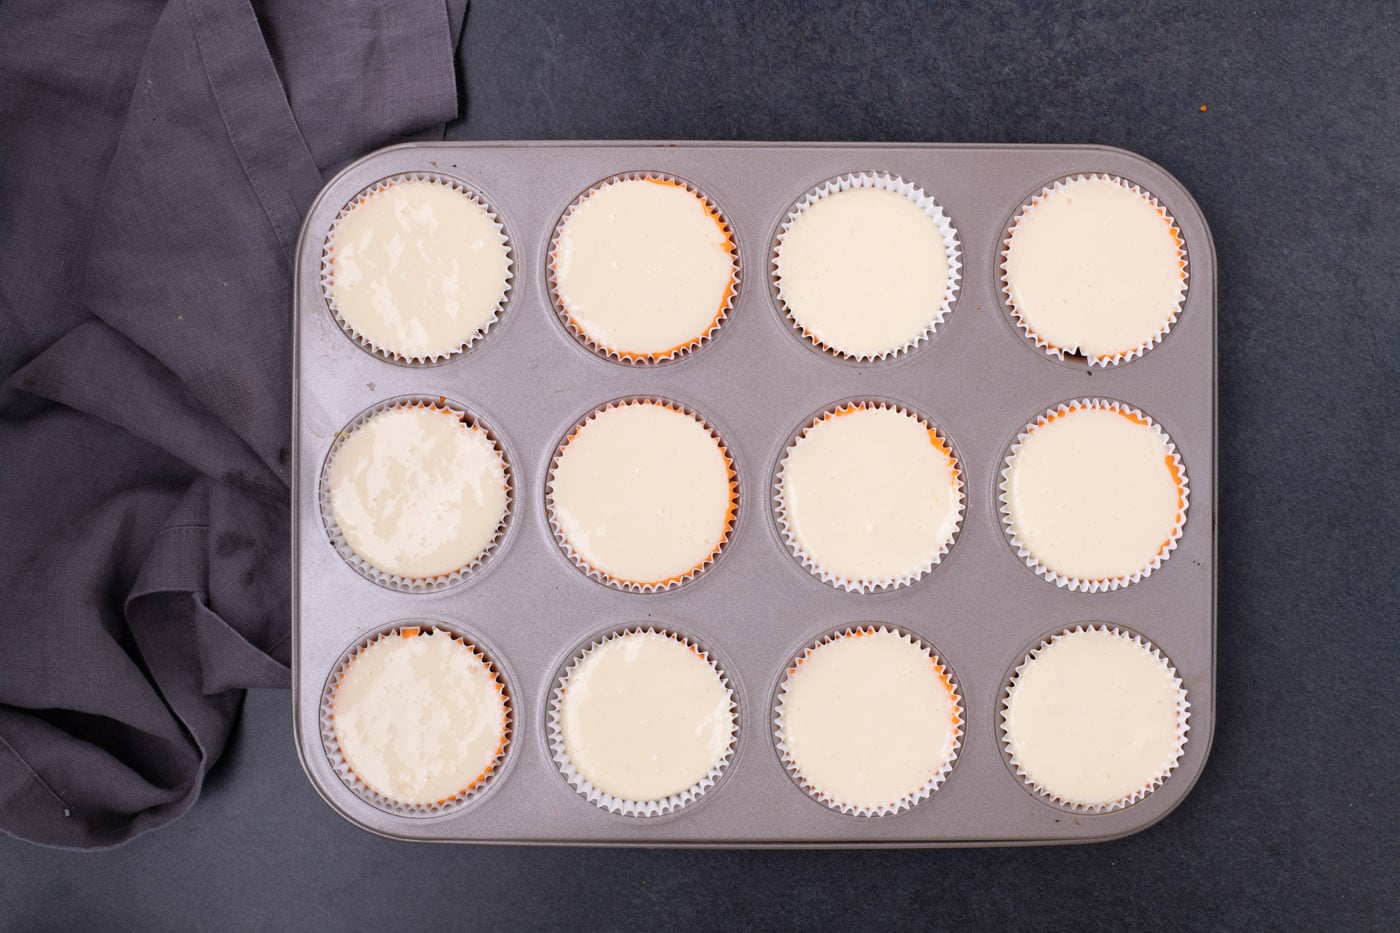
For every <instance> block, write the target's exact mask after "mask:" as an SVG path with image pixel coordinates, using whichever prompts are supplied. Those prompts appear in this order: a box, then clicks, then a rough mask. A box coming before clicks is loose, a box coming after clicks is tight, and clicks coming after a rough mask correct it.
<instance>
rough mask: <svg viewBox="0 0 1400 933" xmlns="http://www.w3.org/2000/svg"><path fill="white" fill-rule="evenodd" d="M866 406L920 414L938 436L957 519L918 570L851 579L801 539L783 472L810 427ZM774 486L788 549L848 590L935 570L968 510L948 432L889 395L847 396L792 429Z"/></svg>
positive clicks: (896, 583) (871, 588) (904, 582)
mask: <svg viewBox="0 0 1400 933" xmlns="http://www.w3.org/2000/svg"><path fill="white" fill-rule="evenodd" d="M866 409H884V410H890V411H897V412H900V413H901V414H905V415H908V416H910V417H911V418H917V419H918V420H919V422H920V423H921V424H923V425H924V427H926V428H928V430H929V431H930V433H932V434H934V435H936V436H937V437H938V440H939V443H940V444H941V448H940V449H941V451H942V452H943V453H944V454H945V455H946V456H947V457H948V459H949V460H950V461H951V462H952V467H953V484H954V487H955V489H956V495H957V510H958V518H957V522H956V523H955V524H954V525H953V532H952V534H951V535H949V536H948V540H947V541H945V542H943V545H942V547H941V548H939V550H938V552H937V553H936V554H934V555H933V557H932V558H930V559H929V561H928V563H926V564H925V565H924V566H923V567H921V568H920V569H919V571H918V572H917V573H913V574H905V575H904V576H899V577H882V578H880V579H877V580H851V579H848V578H846V577H843V576H841V575H840V574H837V573H833V572H831V571H830V570H828V569H827V568H826V567H825V566H823V565H822V563H821V562H820V561H819V560H817V559H816V558H815V557H813V556H812V555H811V554H810V553H808V552H807V550H806V549H805V548H804V547H803V546H802V543H801V542H800V541H798V539H797V532H796V531H795V530H794V529H793V527H792V524H791V523H790V522H789V520H788V514H787V503H786V502H785V501H784V497H783V473H784V471H785V469H786V467H787V461H788V457H789V456H790V455H791V454H792V450H793V448H794V446H796V444H797V442H798V441H799V440H801V439H802V438H803V437H805V436H806V435H807V433H808V432H809V431H811V430H812V429H813V428H815V427H816V426H817V425H819V424H821V423H822V422H824V421H826V420H827V419H828V418H831V417H833V416H835V415H838V414H845V413H848V412H851V411H864V410H866ZM772 490H773V491H772V496H773V517H774V519H775V520H776V522H777V526H778V535H779V537H781V538H782V540H783V543H784V544H785V545H786V546H787V549H788V552H789V553H790V554H792V556H793V557H794V558H795V559H796V560H797V562H798V563H799V564H801V565H802V566H803V568H804V569H806V570H807V571H808V572H809V573H811V574H812V575H813V576H815V577H817V578H818V579H820V580H821V581H822V582H823V583H827V584H830V585H831V586H834V587H836V588H837V589H841V590H845V591H846V592H848V593H861V594H866V593H881V592H887V591H889V590H897V589H900V588H901V587H906V586H909V585H910V584H913V583H917V582H918V581H919V580H922V579H923V578H924V577H925V576H926V575H928V574H929V573H931V572H932V571H933V568H934V567H937V566H938V565H939V564H940V563H942V562H943V559H944V558H945V557H947V556H948V552H949V551H951V550H952V548H953V545H954V544H956V543H957V540H958V534H959V533H960V532H961V531H962V523H963V516H964V515H965V514H966V511H967V496H966V494H965V492H964V484H963V469H962V460H961V458H960V457H959V456H958V454H957V451H956V450H954V449H953V444H952V442H951V441H950V440H949V439H948V435H947V434H946V433H945V432H944V431H943V429H942V428H940V427H938V426H937V425H935V424H934V422H933V421H932V419H930V418H929V417H927V416H926V415H924V414H923V413H921V412H919V411H916V410H915V409H913V408H910V407H908V406H907V405H901V404H899V403H898V402H893V401H889V400H886V399H874V398H860V399H848V400H846V401H843V402H838V403H836V404H835V405H832V406H831V407H829V408H827V409H825V410H824V411H822V412H821V413H820V414H818V415H816V416H815V417H813V418H809V419H808V420H807V421H806V422H805V423H804V424H803V426H802V427H801V428H800V429H799V430H798V431H796V432H794V433H793V435H792V436H791V437H790V438H789V439H788V442H787V444H786V445H785V446H784V447H783V456H782V459H781V460H779V461H778V467H777V469H776V470H774V472H773V486H772Z"/></svg>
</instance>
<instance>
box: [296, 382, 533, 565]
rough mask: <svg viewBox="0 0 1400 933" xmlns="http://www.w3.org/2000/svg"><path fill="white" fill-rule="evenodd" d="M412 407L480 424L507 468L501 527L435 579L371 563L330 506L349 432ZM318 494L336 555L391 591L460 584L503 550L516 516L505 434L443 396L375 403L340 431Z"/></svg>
mask: <svg viewBox="0 0 1400 933" xmlns="http://www.w3.org/2000/svg"><path fill="white" fill-rule="evenodd" d="M409 408H432V409H435V410H438V411H446V412H451V413H452V414H454V415H456V416H457V418H458V419H459V420H460V421H461V422H462V423H463V424H465V425H467V426H469V427H472V428H476V429H477V430H479V431H481V432H482V433H483V434H485V435H486V437H487V439H488V440H490V441H491V443H492V445H493V446H494V447H495V449H496V453H497V454H498V455H499V456H500V458H501V464H502V466H503V467H504V468H505V478H506V501H505V512H504V513H503V514H502V515H501V520H500V522H499V523H498V524H497V525H496V532H495V534H494V535H493V536H492V537H491V540H490V542H488V543H487V545H486V547H485V548H484V549H483V550H482V551H481V553H480V554H478V555H477V556H476V557H475V558H474V559H473V560H472V561H471V562H470V563H468V564H466V565H464V566H462V567H459V568H457V569H456V570H454V571H452V572H451V573H445V574H438V575H437V576H432V577H406V576H403V575H401V574H397V573H389V572H387V571H385V570H381V569H379V568H378V567H376V566H374V565H373V564H371V563H370V562H369V561H367V560H366V559H365V558H363V557H361V556H360V555H359V554H357V553H356V552H355V549H354V548H352V547H351V546H350V542H349V541H347V540H346V538H345V533H344V531H342V530H341V528H340V525H339V523H337V522H336V520H335V513H334V512H333V510H332V508H331V489H330V475H331V467H332V466H333V465H334V463H335V457H336V454H337V453H339V451H340V447H341V445H342V444H343V443H344V442H345V440H346V439H347V438H349V437H350V435H352V434H354V433H355V431H356V430H358V429H359V428H360V427H361V426H363V425H364V424H365V423H366V422H367V421H369V420H370V419H371V418H373V417H374V416H376V415H379V414H382V413H383V412H386V411H393V410H397V409H409ZM318 495H319V499H320V504H321V521H322V524H324V525H325V528H326V534H327V535H328V536H329V538H330V542H331V547H333V548H335V551H336V553H337V554H339V555H340V556H341V558H343V559H344V561H345V562H346V563H347V564H349V565H350V566H351V567H352V568H353V569H354V570H355V572H356V573H358V574H359V575H360V576H362V577H364V578H365V579H366V580H369V581H370V582H371V583H377V584H379V585H380V586H382V587H385V588H386V589H391V590H395V591H397V592H400V593H432V592H437V591H438V590H445V589H449V588H451V587H454V586H456V585H457V584H459V583H461V582H463V581H464V580H466V579H467V578H468V577H470V576H471V575H473V574H474V573H476V572H477V571H478V570H480V569H481V568H482V566H483V565H484V564H485V563H486V562H487V561H488V560H490V559H491V557H492V556H493V555H495V554H496V552H497V551H499V550H500V546H501V542H502V541H503V540H504V539H505V536H506V532H507V531H509V529H510V523H511V519H512V518H513V516H514V513H515V476H514V473H513V472H512V470H511V458H510V455H509V454H508V453H507V452H506V448H505V445H504V443H502V441H501V439H500V436H499V435H497V434H496V432H495V431H493V430H492V429H491V428H490V427H489V426H487V424H486V423H485V422H484V421H482V420H481V419H480V418H479V417H478V416H477V415H476V414H474V413H473V412H472V411H470V410H469V409H467V408H466V407H465V406H463V405H460V404H458V403H457V402H453V401H450V400H448V399H446V398H444V397H442V396H437V397H435V398H434V397H430V396H404V397H400V398H395V399H390V400H389V401H387V402H383V403H382V404H379V405H376V406H374V407H373V408H370V409H368V410H366V411H363V412H361V413H360V414H358V415H356V416H355V419H354V420H353V421H351V422H350V423H349V424H347V425H346V426H345V427H344V428H342V429H341V431H340V433H338V434H337V435H336V438H335V441H334V442H333V443H332V444H331V449H330V452H329V453H327V454H326V461H325V463H323V464H322V465H321V478H320V482H319V484H318Z"/></svg>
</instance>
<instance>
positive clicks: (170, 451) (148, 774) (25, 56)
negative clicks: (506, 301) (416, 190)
mask: <svg viewBox="0 0 1400 933" xmlns="http://www.w3.org/2000/svg"><path fill="white" fill-rule="evenodd" d="M466 5H467V4H466V0H361V2H341V3H335V2H309V0H260V2H257V3H250V2H249V0H120V2H117V0H101V2H96V0H73V2H62V3H58V2H54V0H6V2H5V3H4V4H3V5H0V830H3V831H5V832H7V833H10V834H13V835H15V836H19V837H22V838H25V839H30V840H34V841H38V842H43V843H49V844H54V845H64V846H104V845H113V844H116V843H119V842H121V841H123V840H125V839H128V838H130V837H131V836H133V835H136V834H138V833H141V832H143V831H145V830H148V829H151V828H152V827H155V826H159V825H161V824H162V823H165V822H167V821H169V820H171V819H174V818H175V817H176V816H178V815H179V814H181V813H183V812H184V811H185V810H186V809H187V808H188V807H189V806H190V805H191V804H192V803H193V802H194V800H195V799H196V797H197V796H198V794H199V791H200V787H201V785H202V783H203V781H204V777H205V775H206V773H207V772H208V770H209V768H210V767H211V766H212V765H213V764H214V763H215V762H216V761H217V760H218V758H219V755H220V753H221V752H222V750H223V748H224V745H225V743H226V742H227V740H228V736H229V732H230V730H231V729H232V727H233V724H234V720H235V718H236V717H237V715H238V710H239V706H240V703H241V702H242V698H243V690H244V689H245V688H249V687H277V686H284V685H286V683H287V662H288V638H289V631H288V561H287V557H288V495H289V493H288V488H289V487H288V484H289V482H290V475H289V470H288V464H289V460H290V456H289V454H290V449H289V445H290V430H289V426H288V411H289V401H290V391H291V389H290V376H289V373H290V359H291V351H290V343H289V335H290V307H291V265H290V263H291V255H292V250H293V248H294V245H295V242H296V237H297V232H298V228H299V226H300V223H301V218H302V215H303V213H304V212H305V210H306V209H307V207H308V206H309V205H310V202H311V200H312V199H313V198H314V196H315V194H316V192H317V190H318V189H319V188H320V187H321V185H322V183H323V182H324V180H326V179H327V178H329V177H330V175H331V174H333V173H334V172H335V171H337V170H338V169H339V168H341V167H342V166H344V165H345V164H346V163H347V162H349V161H350V160H351V159H353V158H355V157H356V156H358V155H360V154H362V153H364V152H366V151H368V150H370V149H373V148H376V147H378V146H381V145H385V144H388V143H391V142H396V141H401V140H403V139H406V138H422V137H425V136H431V135H433V134H436V135H438V136H440V135H441V133H442V127H443V124H444V123H445V122H446V121H448V120H450V119H452V118H453V117H454V116H455V115H456V114H457V111H458V86H457V78H456V73H455V67H454V61H455V47H456V44H457V41H458V39H459V37H460V35H461V30H462V25H463V20H464V19H465V16H466Z"/></svg>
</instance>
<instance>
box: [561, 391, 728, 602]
mask: <svg viewBox="0 0 1400 933" xmlns="http://www.w3.org/2000/svg"><path fill="white" fill-rule="evenodd" d="M648 404H650V405H660V406H661V407H663V408H668V409H670V410H671V411H675V412H680V413H681V414H685V415H689V416H690V417H692V418H694V419H695V420H696V421H698V422H699V423H700V424H701V425H702V426H704V428H705V430H706V431H708V432H710V436H711V437H713V438H714V439H715V443H717V444H719V448H720V451H721V452H722V453H723V455H724V463H725V466H726V467H727V468H728V470H729V513H728V516H727V518H726V521H725V524H724V533H723V535H722V536H721V537H720V540H719V543H718V544H716V545H715V548H714V550H713V551H711V552H710V556H709V557H707V558H705V560H703V561H701V562H700V563H699V564H697V565H695V566H694V567H692V568H691V569H690V570H687V571H686V572H685V573H682V574H678V575H676V576H673V577H669V578H667V579H665V580H662V581H660V582H648V583H640V582H637V581H634V580H626V579H622V578H620V577H615V576H613V575H612V574H610V573H607V572H606V571H604V570H601V569H600V568H598V567H595V566H593V564H592V563H590V562H589V561H588V559H587V558H585V557H584V556H583V555H582V554H580V553H579V552H578V551H577V550H576V549H575V548H574V545H573V542H572V541H570V540H569V537H568V535H567V534H565V532H564V526H563V524H562V523H561V522H560V521H559V516H558V514H557V513H556V512H555V509H554V476H555V473H556V471H557V470H558V468H559V458H560V457H562V456H563V455H564V448H565V447H567V446H568V445H569V442H570V441H572V440H573V439H574V438H575V437H576V436H577V435H578V433H579V431H581V430H583V429H584V428H585V427H587V425H588V424H589V422H591V421H593V419H595V418H597V417H598V416H599V415H601V414H604V413H605V412H608V411H612V410H613V409H614V408H621V407H625V406H628V405H648ZM545 517H546V518H547V519H548V520H549V529H550V531H551V532H552V533H553V535H554V541H555V543H556V544H558V545H559V548H560V550H562V551H563V552H564V555H565V556H566V557H568V558H569V560H570V561H571V562H572V563H573V565H574V566H575V567H577V568H578V569H579V570H581V571H583V572H584V573H585V574H586V575H587V576H588V577H589V579H592V580H596V581H597V582H599V583H601V584H603V585H604V586H608V587H612V588H613V589H615V590H621V591H623V592H625V593H660V592H663V591H665V590H672V589H675V588H676V587H678V586H684V585H685V584H687V583H689V582H690V581H692V580H694V579H695V578H696V577H698V576H700V575H701V574H702V573H704V572H705V571H707V570H709V569H710V568H711V567H713V566H714V564H715V561H717V560H719V558H720V555H721V554H723V553H724V550H725V548H726V547H728V545H729V542H730V540H731V539H732V538H733V537H734V525H735V523H736V522H737V521H738V519H739V474H738V472H737V471H736V470H735V468H734V457H733V455H732V454H731V453H730V452H729V445H728V444H726V443H725V442H724V438H722V437H720V435H719V432H717V431H716V430H715V429H714V427H713V426H711V425H710V423H709V421H707V420H706V419H705V417H704V416H703V415H701V414H700V413H699V412H697V411H695V410H694V409H693V408H690V407H689V406H686V405H682V404H681V403H680V402H675V401H672V400H670V399H666V398H661V397H659V396H653V395H638V396H632V397H629V398H622V399H617V400H615V401H612V402H608V403H607V404H605V405H600V406H599V407H597V408H595V409H593V411H591V412H589V413H588V414H587V415H585V416H584V417H582V418H580V419H579V420H578V421H576V422H575V423H574V426H573V427H571V428H570V429H569V432H568V433H567V434H566V435H564V439H563V440H562V441H560V442H559V444H558V446H557V447H555V450H554V455H553V456H552V457H551V458H550V461H549V473H548V474H547V478H546V480H545Z"/></svg>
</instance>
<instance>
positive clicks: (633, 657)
mask: <svg viewBox="0 0 1400 933" xmlns="http://www.w3.org/2000/svg"><path fill="white" fill-rule="evenodd" d="M559 716H560V727H561V730H562V733H563V738H564V748H565V751H566V753H567V754H568V757H569V761H570V762H571V763H572V764H573V766H574V768H575V769H576V770H577V771H578V773H579V774H580V775H581V776H582V777H583V778H584V779H585V780H587V781H588V782H589V783H591V784H592V785H593V786H594V787H596V788H597V789H598V790H600V791H602V792H603V793H606V794H610V795H612V796H613V797H617V798H619V799H622V800H628V801H636V802H649V801H660V800H664V799H666V798H667V797H670V796H672V795H674V794H679V793H681V792H682V791H684V790H686V789H687V788H690V787H692V786H693V785H695V784H697V783H698V782H700V781H701V780H702V779H703V778H704V777H705V776H706V775H708V774H709V773H710V771H711V770H713V769H714V768H716V767H717V766H718V765H719V764H720V762H721V760H722V759H723V758H724V755H725V752H726V750H727V749H728V747H729V742H730V738H731V736H732V735H733V732H734V711H733V709H732V708H731V698H730V694H729V690H728V689H727V688H726V687H725V685H724V681H723V680H722V679H721V678H720V675H719V672H718V671H717V670H716V669H715V666H714V665H713V664H712V663H711V662H710V661H709V660H707V659H706V658H704V657H702V656H701V655H700V653H699V652H698V651H696V650H695V649H694V648H692V647H690V646H689V645H686V644H683V643H682V642H681V641H679V640H678V639H676V638H672V637H671V636H669V635H663V634H659V633H655V632H629V633H626V634H623V635H621V636H619V637H616V638H613V639H610V640H608V641H606V642H604V643H602V644H601V645H599V646H597V647H595V648H593V649H592V650H591V651H589V652H588V654H587V655H586V656H585V657H584V658H582V659H581V660H580V661H579V662H578V665H577V666H576V667H574V668H573V670H572V671H570V673H569V674H568V677H567V679H566V681H565V683H564V694H563V698H562V704H561V707H560V714H559Z"/></svg>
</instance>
